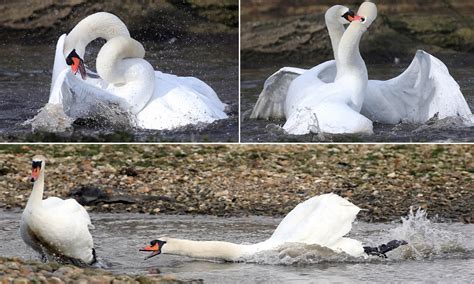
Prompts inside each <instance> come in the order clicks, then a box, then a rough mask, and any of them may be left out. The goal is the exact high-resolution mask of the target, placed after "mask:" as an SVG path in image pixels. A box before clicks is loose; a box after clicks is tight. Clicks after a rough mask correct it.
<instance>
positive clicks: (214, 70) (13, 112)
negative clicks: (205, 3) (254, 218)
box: [0, 37, 239, 142]
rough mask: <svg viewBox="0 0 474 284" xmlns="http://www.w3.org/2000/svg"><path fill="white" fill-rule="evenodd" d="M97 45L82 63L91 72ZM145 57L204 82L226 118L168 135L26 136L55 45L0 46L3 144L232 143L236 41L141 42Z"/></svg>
mask: <svg viewBox="0 0 474 284" xmlns="http://www.w3.org/2000/svg"><path fill="white" fill-rule="evenodd" d="M101 44H102V42H101V41H99V40H98V41H95V42H93V43H92V44H91V45H90V46H89V47H88V50H87V53H86V64H87V65H88V66H89V67H91V69H95V60H94V59H95V56H96V54H97V52H98V50H99V48H100V46H101ZM142 44H143V46H144V47H145V50H146V55H145V59H146V60H148V61H149V62H150V63H151V64H152V66H153V67H154V68H155V70H160V71H163V72H166V73H172V74H175V75H179V76H194V77H197V78H199V79H201V80H203V81H204V82H206V83H207V84H209V85H210V86H211V87H212V88H213V89H214V90H215V91H216V93H217V94H218V96H219V98H220V99H221V100H222V101H223V102H224V103H226V104H228V106H229V107H228V109H229V112H228V113H229V118H228V119H225V120H221V121H217V122H215V123H212V124H210V125H199V126H187V127H184V128H182V129H177V130H173V131H150V130H138V129H134V130H125V131H124V130H123V129H122V128H121V127H120V126H118V127H110V125H106V127H104V126H103V125H101V126H97V124H95V123H90V122H87V121H86V122H81V123H78V124H75V125H74V127H73V130H72V131H69V132H67V133H63V134H49V133H36V134H32V131H31V127H30V126H22V125H21V124H22V123H23V122H25V121H26V120H27V119H31V118H32V117H34V116H35V115H36V114H37V112H38V110H39V109H40V108H41V107H43V106H44V105H45V104H46V103H47V101H48V98H49V89H50V84H51V72H52V68H53V60H54V51H55V46H56V42H55V41H54V42H53V41H52V42H50V43H49V44H38V45H23V44H16V43H8V44H2V45H0V54H1V56H0V139H3V140H8V141H121V142H128V141H204V142H206V141H222V142H228V141H237V140H238V111H237V110H238V96H239V94H238V58H237V55H238V47H237V40H236V37H223V38H222V39H209V40H208V39H192V40H188V41H185V40H182V39H173V40H171V41H168V42H159V43H155V42H150V41H142Z"/></svg>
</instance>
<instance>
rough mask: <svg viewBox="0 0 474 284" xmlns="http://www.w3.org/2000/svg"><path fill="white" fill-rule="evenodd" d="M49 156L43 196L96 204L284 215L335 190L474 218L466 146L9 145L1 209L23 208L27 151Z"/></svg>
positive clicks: (382, 215) (367, 215) (443, 215)
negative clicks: (318, 196)
mask: <svg viewBox="0 0 474 284" xmlns="http://www.w3.org/2000/svg"><path fill="white" fill-rule="evenodd" d="M40 153H41V154H43V155H45V156H46V158H47V162H46V184H45V192H44V198H46V197H48V196H58V197H61V198H71V197H73V198H75V199H76V200H78V201H79V202H80V203H81V204H83V205H85V206H87V208H88V211H89V212H104V213H120V212H132V213H149V214H177V215H181V214H191V215H214V216H226V217H227V216H246V215H265V216H274V217H283V216H285V215H286V214H287V213H288V212H289V211H290V210H291V209H293V208H294V207H295V206H296V205H297V204H299V203H300V202H302V201H304V200H306V199H308V198H311V197H313V196H315V195H319V194H322V193H328V192H334V193H336V194H339V195H340V196H342V197H344V198H347V199H348V200H350V201H351V202H352V203H354V204H355V205H357V206H359V207H360V208H362V209H366V210H363V211H361V212H360V213H359V215H358V220H361V221H366V222H387V221H393V220H399V218H400V217H402V216H406V214H407V213H408V211H409V209H410V206H413V207H414V208H415V209H416V208H417V207H420V208H422V209H424V210H427V212H428V214H429V216H431V218H434V217H435V216H437V219H438V220H441V221H448V222H463V223H472V222H473V219H474V218H473V216H472V210H471V208H470V203H469V200H472V199H473V198H474V191H473V190H472V186H471V184H472V179H473V176H474V174H473V173H474V162H472V160H473V159H472V155H473V154H472V147H470V146H469V145H411V146H406V145H332V146H327V145H282V146H277V145H258V146H256V145H241V146H239V145H226V146H224V145H213V146H210V145H209V146H195V145H180V146H177V145H132V146H126V145H55V146H52V145H8V146H4V147H2V148H0V155H1V156H2V157H3V159H2V161H3V162H2V163H1V164H0V175H1V176H2V178H3V179H2V181H1V182H0V208H2V209H12V208H18V209H20V210H21V208H24V206H25V204H26V201H27V200H28V197H29V195H30V193H31V188H32V185H31V183H30V182H29V181H28V177H29V170H30V168H29V167H30V160H31V158H32V157H33V156H34V154H40Z"/></svg>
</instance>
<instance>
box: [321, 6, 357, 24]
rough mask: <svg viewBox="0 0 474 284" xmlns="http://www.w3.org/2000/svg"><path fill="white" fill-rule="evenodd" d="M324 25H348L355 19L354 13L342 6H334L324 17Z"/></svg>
mask: <svg viewBox="0 0 474 284" xmlns="http://www.w3.org/2000/svg"><path fill="white" fill-rule="evenodd" d="M324 17H325V20H326V23H334V24H342V25H346V24H350V23H351V22H352V21H353V20H354V17H355V13H354V11H352V10H351V9H349V8H347V7H346V6H342V5H334V6H332V7H331V8H329V9H328V10H327V11H326V14H325V15H324Z"/></svg>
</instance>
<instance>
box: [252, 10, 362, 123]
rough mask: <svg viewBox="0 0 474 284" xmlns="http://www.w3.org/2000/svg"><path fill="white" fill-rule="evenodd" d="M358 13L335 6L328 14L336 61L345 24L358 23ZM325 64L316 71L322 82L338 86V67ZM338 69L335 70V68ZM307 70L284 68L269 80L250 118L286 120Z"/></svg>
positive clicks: (327, 21) (266, 81)
mask: <svg viewBox="0 0 474 284" xmlns="http://www.w3.org/2000/svg"><path fill="white" fill-rule="evenodd" d="M354 16H355V15H354V12H353V11H351V10H350V9H349V8H347V7H345V6H342V5H334V6H332V7H331V8H329V9H328V10H327V11H326V13H325V21H326V27H327V29H328V32H329V37H330V38H331V44H332V46H333V51H334V57H335V58H336V57H337V56H338V55H337V52H336V51H337V50H338V46H339V42H340V40H341V38H342V36H343V34H344V31H345V28H344V25H345V24H350V22H351V21H352V20H353V19H354ZM330 62H333V64H328V63H322V64H320V65H318V66H316V67H314V68H319V70H320V71H319V72H318V77H317V78H319V79H320V80H321V81H322V82H334V78H335V76H336V70H337V69H336V65H335V62H334V61H330ZM333 65H334V66H333ZM306 71H308V70H307V69H302V68H296V67H283V68H281V69H280V70H278V71H277V72H275V73H274V74H273V75H271V76H270V77H268V79H267V80H265V84H264V87H263V90H262V92H261V93H260V96H259V97H258V100H257V103H256V104H255V106H254V108H253V111H252V114H251V115H250V118H262V119H270V118H276V119H280V118H285V101H286V99H287V94H288V88H289V87H290V84H291V82H292V81H293V80H294V79H295V78H296V77H298V76H300V75H301V74H303V73H304V72H306Z"/></svg>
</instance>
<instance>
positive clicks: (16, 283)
mask: <svg viewBox="0 0 474 284" xmlns="http://www.w3.org/2000/svg"><path fill="white" fill-rule="evenodd" d="M13 284H28V279H26V278H17V279H15V280H13Z"/></svg>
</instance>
